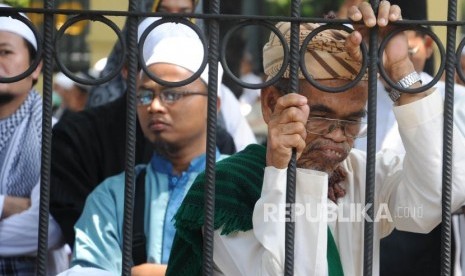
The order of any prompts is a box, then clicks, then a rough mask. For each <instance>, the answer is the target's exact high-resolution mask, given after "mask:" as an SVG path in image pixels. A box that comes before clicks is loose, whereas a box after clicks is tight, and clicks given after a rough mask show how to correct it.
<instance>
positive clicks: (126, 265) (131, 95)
mask: <svg viewBox="0 0 465 276" xmlns="http://www.w3.org/2000/svg"><path fill="white" fill-rule="evenodd" d="M137 5H138V1H137V0H131V1H130V2H129V11H136V10H137ZM137 24H138V18H137V16H130V17H128V18H127V27H128V32H127V45H128V52H127V53H128V56H127V58H128V79H127V92H126V97H127V103H126V107H127V110H126V129H127V132H126V168H125V181H126V185H125V187H124V217H123V253H122V254H123V256H122V271H121V274H122V275H123V276H128V275H131V265H132V226H133V225H132V221H133V215H134V191H135V171H134V164H135V152H136V150H135V145H136V79H137V63H138V57H137V53H138V48H137Z"/></svg>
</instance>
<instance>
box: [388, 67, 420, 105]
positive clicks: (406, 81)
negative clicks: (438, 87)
mask: <svg viewBox="0 0 465 276" xmlns="http://www.w3.org/2000/svg"><path fill="white" fill-rule="evenodd" d="M417 82H420V83H421V76H420V74H418V73H417V72H416V71H413V72H412V73H410V74H408V75H407V76H405V77H403V78H402V79H401V80H399V81H398V82H397V84H398V85H399V86H400V87H402V88H409V87H410V86H412V85H413V84H415V83H417ZM401 94H402V92H400V91H398V90H396V89H391V91H390V92H389V97H390V98H391V100H392V101H393V102H397V101H398V100H399V98H400V95H401Z"/></svg>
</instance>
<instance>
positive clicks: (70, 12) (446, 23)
mask: <svg viewBox="0 0 465 276" xmlns="http://www.w3.org/2000/svg"><path fill="white" fill-rule="evenodd" d="M4 9H6V8H0V13H1V11H2V10H4ZM11 10H14V11H19V12H24V13H38V14H53V15H55V14H65V15H78V14H82V15H95V16H102V15H103V16H122V17H128V16H138V17H151V16H156V17H173V18H186V17H192V18H199V19H218V20H261V21H287V22H309V23H341V24H345V23H352V22H351V21H350V20H347V19H325V18H316V17H299V18H295V17H291V16H266V15H238V14H211V13H204V14H199V13H176V14H173V13H161V12H141V11H135V12H131V11H111V10H73V9H40V8H14V9H11ZM390 24H393V25H402V26H403V25H425V26H465V21H456V20H452V21H440V20H402V21H398V22H392V23H390Z"/></svg>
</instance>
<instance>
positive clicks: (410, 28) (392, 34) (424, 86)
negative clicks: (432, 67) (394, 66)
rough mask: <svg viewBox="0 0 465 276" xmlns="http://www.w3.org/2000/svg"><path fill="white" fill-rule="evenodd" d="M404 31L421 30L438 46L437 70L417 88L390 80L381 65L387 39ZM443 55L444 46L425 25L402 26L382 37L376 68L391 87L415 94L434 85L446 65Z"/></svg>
mask: <svg viewBox="0 0 465 276" xmlns="http://www.w3.org/2000/svg"><path fill="white" fill-rule="evenodd" d="M404 31H418V32H422V33H425V34H427V35H429V36H430V37H431V38H432V39H433V40H434V42H435V43H436V45H437V46H438V49H439V53H440V56H441V64H440V66H439V69H438V72H437V73H436V75H435V76H434V78H433V79H432V80H431V81H430V82H429V83H427V84H422V86H420V87H417V88H403V87H401V86H400V85H398V84H397V83H394V81H392V80H391V79H390V78H389V77H388V75H387V73H386V69H384V66H383V53H384V49H385V48H386V45H387V44H388V43H389V40H391V39H392V38H393V37H394V36H395V35H397V34H399V33H400V32H404ZM444 56H445V50H444V46H443V45H442V44H441V41H440V40H439V38H438V36H437V35H436V34H435V33H433V31H431V30H428V29H427V28H425V27H420V26H417V27H415V28H412V27H402V28H399V29H397V30H394V31H392V32H390V33H389V34H388V35H387V36H386V37H385V38H384V39H383V41H382V42H381V44H380V46H379V50H378V69H379V73H380V74H381V76H382V77H383V78H384V80H386V82H387V83H388V84H389V85H390V86H391V87H392V88H393V89H395V90H398V91H400V92H403V93H410V94H415V93H420V92H423V91H425V90H427V89H429V88H431V87H433V85H435V84H436V83H437V82H438V81H439V79H440V78H441V75H442V72H443V71H444V67H445V65H446V62H445V59H444Z"/></svg>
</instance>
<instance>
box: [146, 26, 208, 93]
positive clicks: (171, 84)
mask: <svg viewBox="0 0 465 276" xmlns="http://www.w3.org/2000/svg"><path fill="white" fill-rule="evenodd" d="M165 23H179V24H184V25H186V26H188V27H190V28H191V29H193V30H194V31H195V32H196V33H197V35H198V36H199V39H200V41H201V42H202V45H203V50H204V53H203V60H202V64H201V65H200V67H199V69H197V71H196V72H194V74H193V75H192V76H190V77H188V78H187V79H185V80H181V81H177V82H171V81H165V80H162V79H161V78H159V77H158V76H156V75H155V74H153V73H152V72H150V70H149V69H148V68H147V65H145V61H144V55H143V53H144V43H145V40H146V39H147V36H148V35H149V33H150V32H151V31H152V30H153V29H155V28H156V27H158V26H160V25H162V24H165ZM187 46H188V45H187ZM207 49H208V48H207V47H205V38H204V36H203V33H202V31H201V30H200V28H199V27H198V26H197V25H195V24H194V23H192V22H190V21H189V20H187V19H185V18H161V19H159V20H156V21H155V22H153V23H152V24H150V25H149V26H148V27H147V29H146V30H145V31H144V32H143V33H142V36H141V37H140V40H139V63H140V65H141V68H142V70H143V71H144V73H145V74H147V76H149V78H150V79H152V80H153V81H155V82H157V83H158V84H160V85H163V86H167V87H176V86H183V85H186V84H189V83H191V82H193V81H195V80H196V79H198V78H199V77H200V75H201V74H202V72H203V71H204V70H205V67H206V66H207V61H208V51H207Z"/></svg>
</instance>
